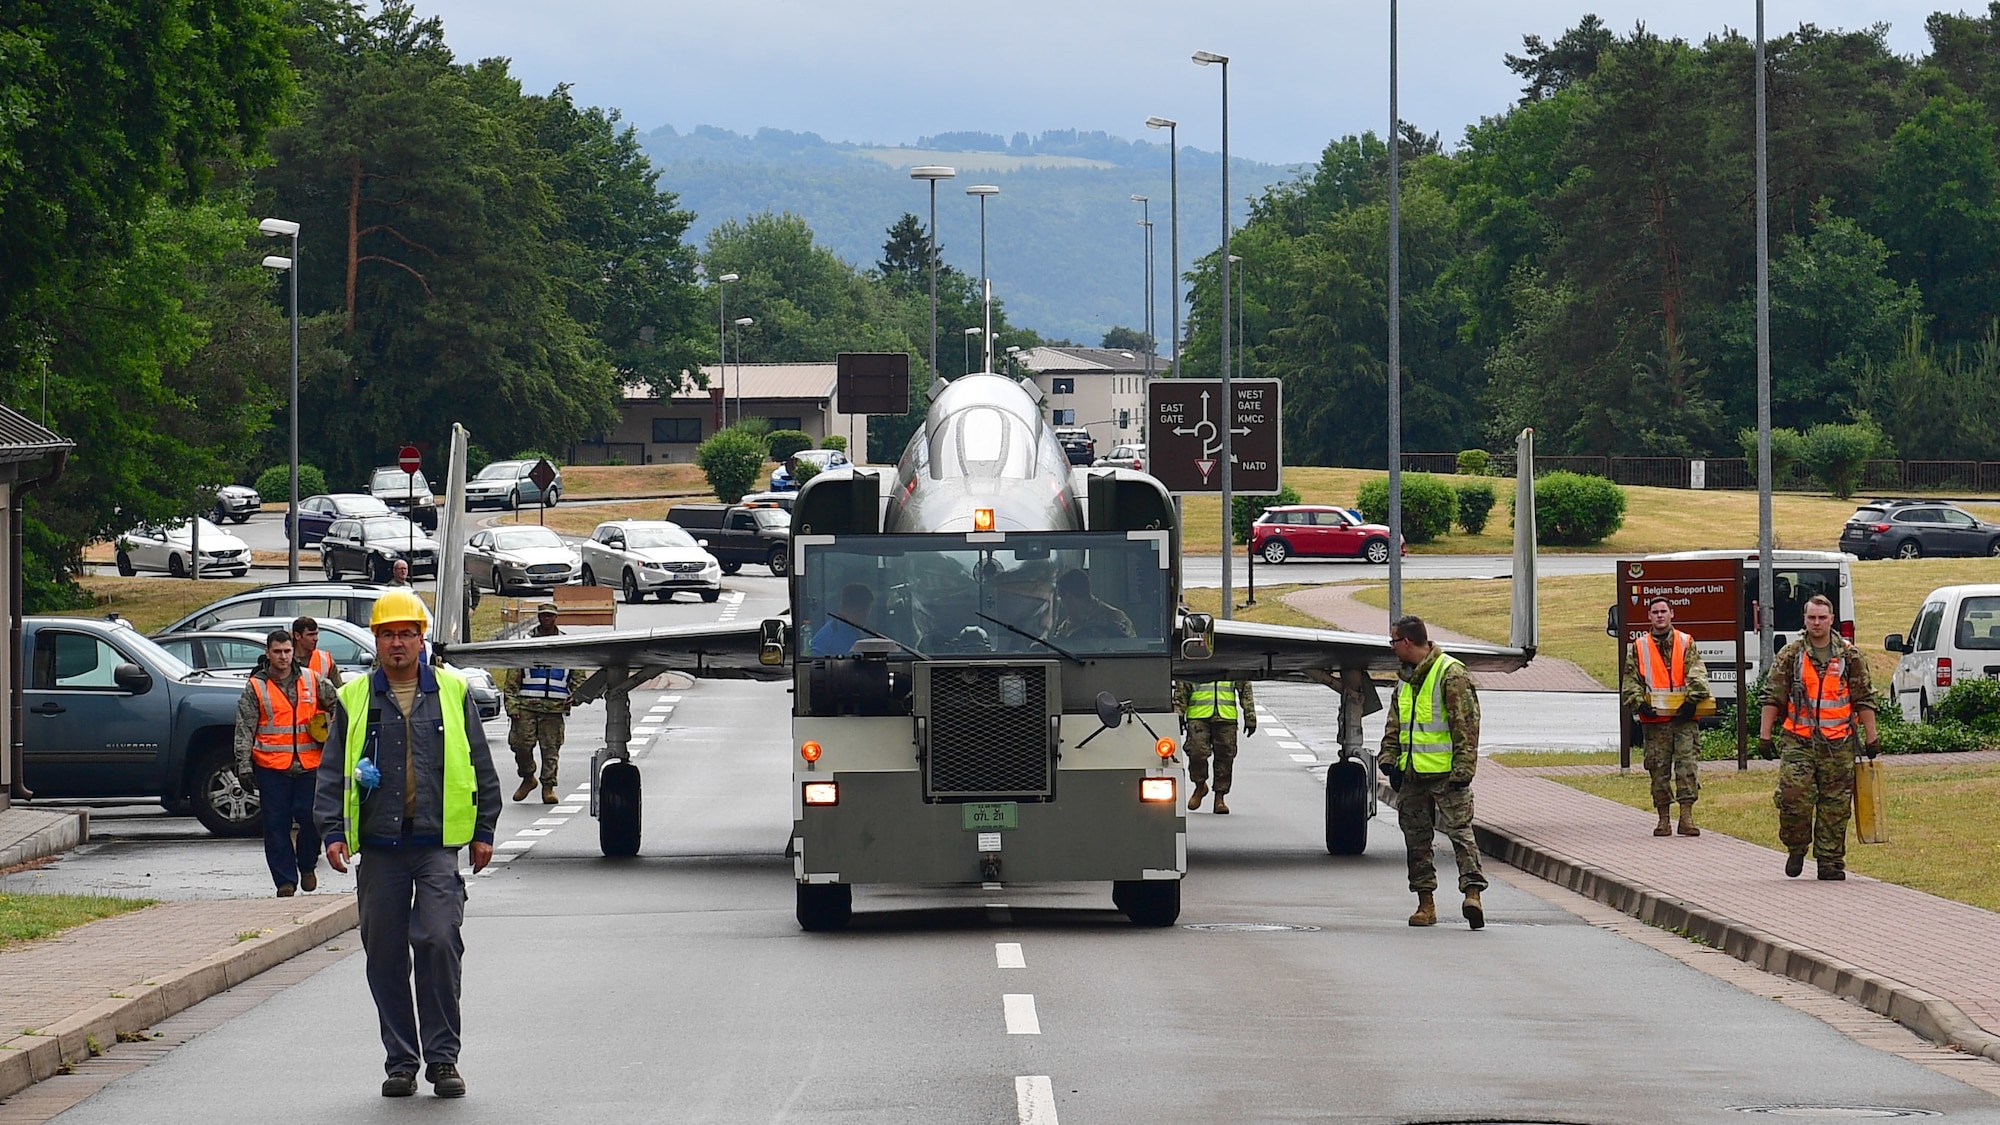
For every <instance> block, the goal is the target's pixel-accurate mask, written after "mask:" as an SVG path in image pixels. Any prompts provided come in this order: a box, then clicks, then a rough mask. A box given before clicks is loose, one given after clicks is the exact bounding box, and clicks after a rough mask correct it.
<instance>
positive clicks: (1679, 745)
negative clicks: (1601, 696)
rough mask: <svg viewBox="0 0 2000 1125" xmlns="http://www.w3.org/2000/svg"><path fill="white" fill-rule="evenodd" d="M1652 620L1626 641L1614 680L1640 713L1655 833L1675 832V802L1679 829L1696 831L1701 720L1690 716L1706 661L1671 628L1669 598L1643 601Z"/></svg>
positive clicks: (1701, 694)
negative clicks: (1657, 818)
mask: <svg viewBox="0 0 2000 1125" xmlns="http://www.w3.org/2000/svg"><path fill="white" fill-rule="evenodd" d="M1646 620H1647V622H1648V623H1649V624H1650V625H1651V626H1652V627H1651V628H1650V629H1648V630H1647V631H1646V632H1644V633H1641V634H1639V636H1638V638H1637V639H1636V640H1634V641H1633V642H1632V643H1631V644H1629V645H1627V646H1626V647H1625V674H1624V675H1623V676H1622V677H1620V679H1619V684H1620V686H1621V688H1622V694H1623V698H1624V702H1625V706H1626V708H1627V709H1628V710H1630V711H1631V712H1632V713H1633V714H1634V715H1636V716H1637V717H1638V719H1639V729H1640V730H1641V731H1642V732H1643V737H1644V740H1645V747H1646V773H1647V774H1649V775H1651V777H1652V779H1653V808H1654V810H1655V811H1657V812H1658V813H1659V814H1660V823H1659V824H1658V825H1656V826H1655V827H1654V828H1653V835H1655V836H1671V835H1673V834H1674V825H1673V821H1672V820H1671V819H1670V817H1669V813H1670V811H1671V810H1672V808H1673V804H1674V802H1676V801H1678V802H1680V806H1681V824H1680V834H1681V835H1683V836H1699V835H1701V829H1699V828H1696V827H1695V826H1694V803H1695V801H1697V800H1699V799H1700V798H1701V773H1700V771H1699V769H1698V768H1697V767H1698V763H1699V762H1700V759H1701V746H1700V741H1701V740H1700V737H1699V736H1700V733H1701V731H1700V723H1699V722H1698V721H1697V719H1696V718H1695V716H1696V713H1697V710H1698V709H1700V708H1701V704H1702V702H1703V701H1704V700H1709V699H1713V698H1714V696H1713V695H1712V694H1711V693H1710V692H1709V690H1708V666H1707V665H1706V664H1703V663H1702V661H1701V652H1700V651H1699V650H1698V649H1696V648H1695V644H1694V638H1693V637H1690V636H1688V635H1687V634H1686V633H1683V632H1681V631H1680V630H1679V629H1676V628H1674V607H1673V603H1671V602H1669V601H1667V599H1665V598H1654V599H1653V600H1652V601H1650V602H1648V603H1646Z"/></svg>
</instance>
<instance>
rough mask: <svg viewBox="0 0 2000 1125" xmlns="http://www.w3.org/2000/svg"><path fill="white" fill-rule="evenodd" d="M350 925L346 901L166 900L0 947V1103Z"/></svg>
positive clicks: (350, 905) (350, 901)
mask: <svg viewBox="0 0 2000 1125" xmlns="http://www.w3.org/2000/svg"><path fill="white" fill-rule="evenodd" d="M355 920H356V910H355V901H354V896H353V895H352V894H326V895H306V896H302V897H298V898H286V899H281V898H254V899H220V900H215V899H207V900H197V901H185V902H167V903H161V904H159V905H157V906H150V907H147V908H145V909H143V910H137V911H133V912H132V913H130V914H123V915H120V916H118V917H116V918H105V919H102V920H101V921H97V922H92V923H90V924H89V925H86V926H79V927H77V928H76V929H74V930H70V931H68V932H66V933H64V934H61V935H59V936H57V937H54V938H50V939H48V940H46V941H37V942H30V943H27V944H25V945H22V946H18V947H16V948H12V949H6V950H0V1098H4V1097H6V1096H8V1095H10V1094H13V1093H15V1092H17V1091H19V1090H22V1089H25V1088H26V1087H27V1086H29V1085H31V1084H33V1083H35V1082H39V1081H41V1080H42V1079H44V1078H47V1077H49V1076H50V1075H51V1074H55V1073H57V1072H58V1071H59V1069H60V1068H62V1067H63V1066H65V1065H73V1064H74V1063H76V1062H77V1061H78V1060H80V1059H83V1058H86V1057H88V1056H90V1055H92V1054H96V1053H97V1052H98V1051H99V1050H102V1049H105V1048H109V1047H110V1046H112V1045H113V1044H114V1043H116V1042H117V1041H118V1037H119V1036H120V1035H128V1034H131V1033H133V1032H138V1031H141V1030H143V1029H145V1028H148V1027H151V1026H152V1025H153V1024H155V1023H158V1022H159V1021H161V1020H164V1019H166V1018H167V1017H168V1016H171V1015H173V1014H174V1013H176V1012H179V1011H182V1010H183V1009H186V1008H188V1007H190V1006H192V1005H194V1004H196V1003H199V1002H200V1001H202V1000H205V999H207V998H208V997H210V996H213V995H215V994H216V993H219V992H222V991H224V990H225V989H228V988H231V987H233V986H235V985H237V984H240V983H242V982H243V981H245V980H248V979H250V978H251V977H254V976H256V975H257V974H258V973H261V972H263V971H264V970H266V969H269V968H271V967H272V966H274V965H277V964H279V963H281V962H283V961H285V960H287V959H289V958H291V957H295V956H297V955H298V954H300V953H303V952H305V951H306V950H309V949H311V948H313V947H314V946H316V945H320V944H322V943H324V942H326V941H328V940H329V939H331V938H333V937H334V936H335V935H338V934H341V933H343V932H345V931H347V930H350V929H352V928H353V927H354V925H355ZM93 1048H95V1049H93Z"/></svg>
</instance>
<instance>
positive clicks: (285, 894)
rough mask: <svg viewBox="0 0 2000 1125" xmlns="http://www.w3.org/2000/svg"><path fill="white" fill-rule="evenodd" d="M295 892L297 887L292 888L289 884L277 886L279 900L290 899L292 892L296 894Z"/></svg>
mask: <svg viewBox="0 0 2000 1125" xmlns="http://www.w3.org/2000/svg"><path fill="white" fill-rule="evenodd" d="M297 890H298V888H297V887H294V886H292V885H291V884H290V883H279V884H278V897H279V898H290V897H292V895H293V893H294V892H296V891H297Z"/></svg>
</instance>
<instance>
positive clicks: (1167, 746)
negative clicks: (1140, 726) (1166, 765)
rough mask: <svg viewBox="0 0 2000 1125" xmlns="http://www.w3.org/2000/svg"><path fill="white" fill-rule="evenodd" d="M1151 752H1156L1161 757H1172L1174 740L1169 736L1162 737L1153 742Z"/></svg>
mask: <svg viewBox="0 0 2000 1125" xmlns="http://www.w3.org/2000/svg"><path fill="white" fill-rule="evenodd" d="M1153 753H1155V754H1158V755H1159V756H1160V757H1162V758H1171V757H1173V756H1174V740H1173V739H1171V738H1162V739H1161V740H1159V741H1158V742H1155V743H1153Z"/></svg>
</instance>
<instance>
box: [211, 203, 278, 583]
mask: <svg viewBox="0 0 2000 1125" xmlns="http://www.w3.org/2000/svg"><path fill="white" fill-rule="evenodd" d="M257 229H258V230H260V231H262V232H264V234H265V235H267V236H269V237H271V238H287V237H289V238H290V239H291V240H292V256H291V257H289V258H280V257H278V256H276V255H271V256H269V257H267V258H265V259H264V265H265V266H266V267H268V268H270V269H280V270H283V271H285V272H286V273H288V274H290V275H291V277H290V278H289V279H288V280H289V281H290V283H291V288H292V397H291V406H290V408H289V410H288V413H290V414H291V422H292V480H291V486H292V491H291V498H290V500H289V502H288V503H287V506H286V508H285V511H286V512H287V513H288V514H287V515H286V517H285V528H286V532H285V538H286V539H288V540H290V541H291V542H290V544H289V545H288V552H287V555H286V559H285V577H286V581H289V582H297V581H298V580H299V530H298V528H299V224H297V223H295V222H293V221H292V220H290V219H265V220H264V221H263V222H261V223H258V224H257ZM196 518H200V517H196ZM199 564H200V559H199V558H198V557H197V559H196V565H197V569H198V568H199Z"/></svg>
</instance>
